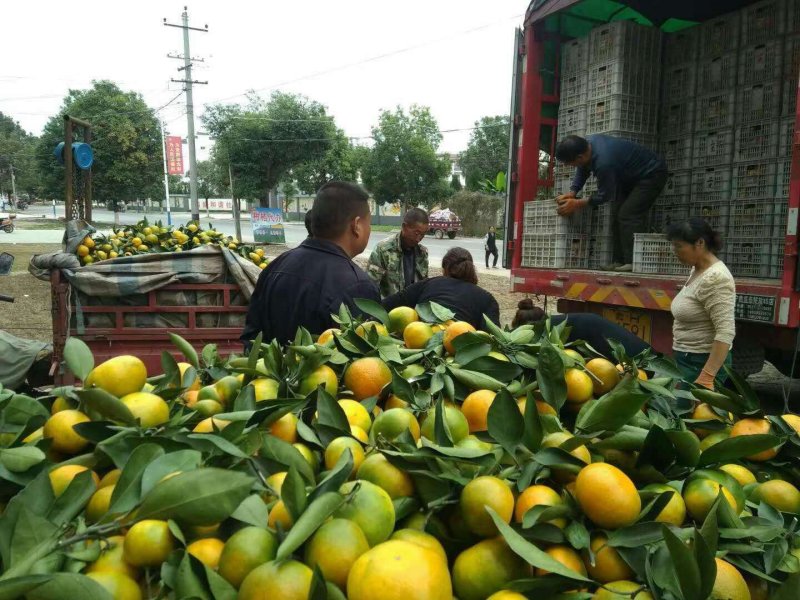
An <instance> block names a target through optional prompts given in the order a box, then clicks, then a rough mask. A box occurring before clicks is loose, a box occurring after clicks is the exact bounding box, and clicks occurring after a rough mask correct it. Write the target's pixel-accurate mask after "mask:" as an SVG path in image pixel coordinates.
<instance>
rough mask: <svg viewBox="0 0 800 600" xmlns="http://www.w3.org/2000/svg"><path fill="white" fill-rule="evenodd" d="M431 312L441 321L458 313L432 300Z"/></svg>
mask: <svg viewBox="0 0 800 600" xmlns="http://www.w3.org/2000/svg"><path fill="white" fill-rule="evenodd" d="M430 306H431V312H433V314H434V315H435V316H436V318H437V319H439V322H440V323H445V322H447V321H450V320H452V319H455V318H456V313H454V312H453V311H452V310H450V309H449V308H447V307H444V306H442V305H441V304H439V303H437V302H433V301H431V302H430Z"/></svg>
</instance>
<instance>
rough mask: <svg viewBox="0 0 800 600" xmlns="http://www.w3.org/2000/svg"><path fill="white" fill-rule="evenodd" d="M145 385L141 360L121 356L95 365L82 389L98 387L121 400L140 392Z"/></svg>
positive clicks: (144, 373) (145, 374)
mask: <svg viewBox="0 0 800 600" xmlns="http://www.w3.org/2000/svg"><path fill="white" fill-rule="evenodd" d="M145 383H147V368H146V367H145V365H144V363H143V362H142V361H141V359H139V358H137V357H135V356H130V355H122V356H115V357H114V358H109V359H108V360H107V361H105V362H104V363H101V364H99V365H97V366H96V367H95V368H94V369H92V371H91V372H90V373H89V375H87V376H86V380H85V381H84V382H83V387H85V388H91V387H99V388H101V389H103V390H105V391H107V392H108V393H109V394H112V395H114V396H116V397H117V398H122V397H123V396H127V395H128V394H132V393H133V392H138V391H140V390H141V389H142V388H143V387H144V384H145Z"/></svg>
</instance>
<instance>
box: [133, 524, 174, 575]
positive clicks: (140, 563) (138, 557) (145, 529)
mask: <svg viewBox="0 0 800 600" xmlns="http://www.w3.org/2000/svg"><path fill="white" fill-rule="evenodd" d="M174 548H175V539H174V538H173V537H172V533H170V530H169V525H168V524H167V522H166V521H158V520H155V519H145V520H144V521H139V522H138V523H135V524H134V525H133V526H132V527H131V528H130V529H129V530H128V533H126V534H125V543H124V544H123V557H124V558H125V562H127V563H128V564H130V565H133V566H134V567H157V566H159V565H161V563H163V562H164V561H165V560H167V557H168V556H169V554H170V552H172V550H173V549H174Z"/></svg>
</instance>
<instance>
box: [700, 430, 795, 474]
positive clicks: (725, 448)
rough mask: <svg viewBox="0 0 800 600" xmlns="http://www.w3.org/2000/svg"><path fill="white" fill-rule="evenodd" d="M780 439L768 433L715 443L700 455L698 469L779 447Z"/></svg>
mask: <svg viewBox="0 0 800 600" xmlns="http://www.w3.org/2000/svg"><path fill="white" fill-rule="evenodd" d="M780 443H781V438H779V437H778V436H777V435H772V434H769V433H757V434H753V435H741V436H736V437H732V438H728V439H725V440H722V441H721V442H717V443H716V444H714V445H713V446H710V447H709V448H707V449H706V450H704V451H703V453H702V454H700V458H699V460H698V461H697V466H698V467H705V466H708V465H712V464H715V463H721V462H729V461H732V460H739V459H741V458H745V457H747V456H752V455H753V454H758V453H759V452H763V451H764V450H769V449H771V448H775V447H777V446H779V445H780Z"/></svg>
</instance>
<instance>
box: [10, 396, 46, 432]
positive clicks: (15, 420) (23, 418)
mask: <svg viewBox="0 0 800 600" xmlns="http://www.w3.org/2000/svg"><path fill="white" fill-rule="evenodd" d="M33 417H44V418H45V419H48V418H50V411H48V410H47V409H46V408H45V407H44V406H43V405H42V403H41V402H39V401H38V400H35V399H34V398H31V397H30V396H25V395H24V394H14V396H12V397H11V399H10V400H9V401H8V403H7V404H6V405H5V406H4V407H3V419H4V420H5V422H6V423H8V424H10V425H26V424H27V423H28V421H30V420H31V419H32V418H33Z"/></svg>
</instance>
